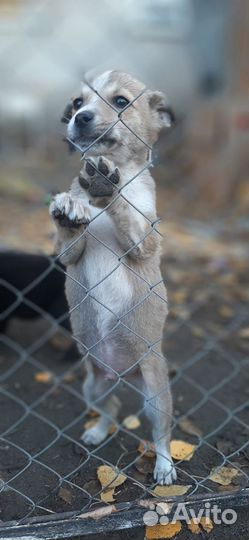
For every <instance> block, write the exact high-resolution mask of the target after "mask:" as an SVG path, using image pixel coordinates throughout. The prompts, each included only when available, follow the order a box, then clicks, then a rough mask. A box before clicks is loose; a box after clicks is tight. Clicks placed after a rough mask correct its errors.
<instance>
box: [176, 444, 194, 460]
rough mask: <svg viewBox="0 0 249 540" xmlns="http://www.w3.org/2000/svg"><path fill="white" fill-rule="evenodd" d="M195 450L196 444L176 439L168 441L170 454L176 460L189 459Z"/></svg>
mask: <svg viewBox="0 0 249 540" xmlns="http://www.w3.org/2000/svg"><path fill="white" fill-rule="evenodd" d="M195 450H196V444H190V443H187V442H185V441H176V440H173V441H171V443H170V452H171V456H172V458H174V459H177V460H183V461H189V460H190V459H191V458H192V457H193V455H194V453H195Z"/></svg>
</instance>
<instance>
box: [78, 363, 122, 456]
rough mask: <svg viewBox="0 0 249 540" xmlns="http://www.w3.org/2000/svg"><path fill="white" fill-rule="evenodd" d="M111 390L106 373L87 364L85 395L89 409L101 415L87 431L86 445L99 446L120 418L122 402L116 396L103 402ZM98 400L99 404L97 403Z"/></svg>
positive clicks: (85, 436) (113, 395)
mask: <svg viewBox="0 0 249 540" xmlns="http://www.w3.org/2000/svg"><path fill="white" fill-rule="evenodd" d="M109 388H110V381H108V380H106V379H105V378H104V373H103V372H100V370H96V369H95V368H94V366H93V365H92V363H91V362H90V361H89V362H87V376H86V379H85V381H84V384H83V393H84V397H85V400H86V403H87V405H88V407H92V408H94V409H95V410H96V411H98V412H99V413H100V417H99V420H98V422H97V424H96V425H95V426H93V427H91V428H89V429H87V430H86V431H85V432H84V433H83V435H82V437H81V438H82V440H83V442H84V443H85V444H92V445H95V446H96V445H98V444H100V443H102V442H103V441H104V440H105V439H106V437H107V436H108V433H109V429H110V427H111V425H112V423H113V420H115V419H116V418H117V416H118V411H119V408H120V401H119V399H118V397H117V396H116V395H115V394H110V395H108V396H107V397H106V398H103V400H101V396H102V395H104V394H105V393H106V392H107V391H108V389H109ZM96 400H97V403H95V401H96Z"/></svg>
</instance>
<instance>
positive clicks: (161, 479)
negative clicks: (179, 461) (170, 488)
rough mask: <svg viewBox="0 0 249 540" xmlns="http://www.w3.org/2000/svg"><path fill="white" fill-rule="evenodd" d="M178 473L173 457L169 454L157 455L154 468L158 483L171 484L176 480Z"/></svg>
mask: <svg viewBox="0 0 249 540" xmlns="http://www.w3.org/2000/svg"><path fill="white" fill-rule="evenodd" d="M176 478H177V474H176V470H175V466H174V463H173V461H172V458H171V457H170V455H169V454H168V455H167V456H165V457H164V456H157V459H156V465H155V469H154V479H155V481H156V482H157V484H161V485H169V484H172V483H173V482H174V480H176Z"/></svg>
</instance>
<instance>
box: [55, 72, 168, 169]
mask: <svg viewBox="0 0 249 540" xmlns="http://www.w3.org/2000/svg"><path fill="white" fill-rule="evenodd" d="M62 121H64V122H66V123H67V124H68V127H67V135H68V139H69V140H70V141H71V142H72V143H74V144H76V145H77V146H78V147H80V148H81V149H82V151H83V152H87V153H88V154H91V155H94V154H98V155H99V154H102V155H106V156H109V157H111V158H113V159H114V158H115V159H116V162H117V158H118V161H124V160H127V159H131V158H133V159H135V160H139V159H140V158H141V159H143V157H144V155H145V153H147V152H148V147H150V146H152V145H153V144H154V143H155V142H156V140H157V139H158V136H159V133H160V131H161V130H162V129H163V128H164V127H170V126H171V125H172V123H173V121H174V115H173V112H172V110H171V109H170V108H169V106H168V105H167V103H166V100H165V97H164V95H163V94H162V93H161V92H153V91H150V90H146V89H145V87H144V85H143V84H142V83H141V82H139V81H137V80H136V79H134V78H133V77H131V75H128V74H127V73H122V72H119V71H107V72H105V73H103V74H102V75H99V76H96V77H87V78H86V82H85V83H84V84H83V86H82V89H81V92H80V94H79V95H78V97H76V98H74V99H73V100H72V102H71V103H70V104H69V105H68V106H67V107H66V109H65V111H64V114H63V117H62Z"/></svg>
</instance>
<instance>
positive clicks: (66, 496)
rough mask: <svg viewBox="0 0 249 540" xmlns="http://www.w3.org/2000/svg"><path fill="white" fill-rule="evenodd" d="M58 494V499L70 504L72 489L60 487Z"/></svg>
mask: <svg viewBox="0 0 249 540" xmlns="http://www.w3.org/2000/svg"><path fill="white" fill-rule="evenodd" d="M58 495H59V497H60V499H62V500H63V501H64V502H66V503H68V504H72V498H73V494H72V491H71V490H70V489H68V488H64V487H61V488H60V489H59V492H58Z"/></svg>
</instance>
